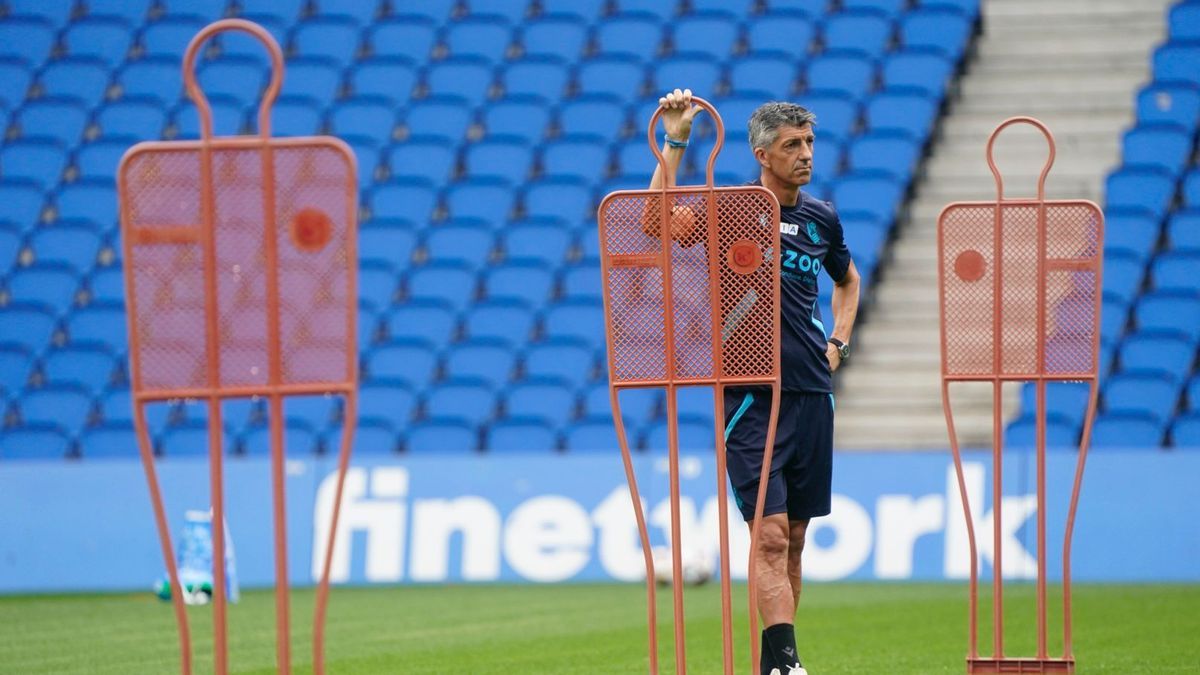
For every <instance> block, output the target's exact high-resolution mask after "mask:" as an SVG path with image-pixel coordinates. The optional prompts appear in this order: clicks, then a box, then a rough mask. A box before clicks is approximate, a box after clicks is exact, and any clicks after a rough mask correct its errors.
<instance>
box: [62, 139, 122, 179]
mask: <svg viewBox="0 0 1200 675" xmlns="http://www.w3.org/2000/svg"><path fill="white" fill-rule="evenodd" d="M134 142H135V140H134V139H124V140H122V139H119V138H116V139H105V140H100V141H96V142H94V143H88V144H87V145H85V146H83V147H82V148H80V149H79V152H78V153H76V155H75V162H74V164H75V168H76V169H77V170H78V171H79V178H80V179H81V180H83V181H93V180H94V181H98V182H100V183H108V184H110V185H111V184H114V183H115V182H116V177H117V165H118V164H119V163H120V161H121V157H122V156H123V155H124V154H125V152H126V151H127V150H129V148H130V146H132V145H133V143H134Z"/></svg>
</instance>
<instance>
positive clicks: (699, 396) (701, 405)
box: [663, 387, 714, 436]
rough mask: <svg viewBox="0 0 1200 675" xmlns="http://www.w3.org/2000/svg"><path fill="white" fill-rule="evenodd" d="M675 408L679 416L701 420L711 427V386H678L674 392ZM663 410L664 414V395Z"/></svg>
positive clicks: (710, 431)
mask: <svg viewBox="0 0 1200 675" xmlns="http://www.w3.org/2000/svg"><path fill="white" fill-rule="evenodd" d="M675 408H676V412H677V414H678V415H679V416H680V418H681V419H682V418H684V417H687V418H690V419H692V420H693V421H698V420H703V421H704V422H705V423H706V424H707V425H708V428H709V435H710V436H711V435H712V429H713V414H714V410H713V390H712V388H711V387H680V388H679V389H677V390H676V392H675ZM663 411H664V413H663V414H664V415H665V414H666V412H665V411H666V397H665V394H664V397H663Z"/></svg>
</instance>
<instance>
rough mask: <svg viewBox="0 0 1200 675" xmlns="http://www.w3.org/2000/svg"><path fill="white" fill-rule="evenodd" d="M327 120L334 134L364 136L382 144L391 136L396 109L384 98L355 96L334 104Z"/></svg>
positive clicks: (394, 123)
mask: <svg viewBox="0 0 1200 675" xmlns="http://www.w3.org/2000/svg"><path fill="white" fill-rule="evenodd" d="M329 122H330V129H331V131H332V132H333V133H334V134H336V135H339V136H344V135H347V134H354V135H357V136H364V137H366V138H370V139H371V140H373V141H375V142H376V143H378V144H380V145H383V144H386V143H388V142H389V141H390V140H391V139H392V138H393V134H394V129H395V127H396V109H395V106H394V104H393V103H391V102H390V101H389V100H388V99H385V98H375V97H370V96H356V97H355V98H352V99H347V100H345V101H342V102H340V103H338V104H337V105H336V106H334V108H333V111H332V112H331V113H330V115H329ZM372 168H373V167H372Z"/></svg>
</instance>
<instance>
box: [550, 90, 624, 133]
mask: <svg viewBox="0 0 1200 675" xmlns="http://www.w3.org/2000/svg"><path fill="white" fill-rule="evenodd" d="M626 118H627V115H626V112H625V106H624V105H622V103H621V100H620V99H617V98H615V97H612V96H600V95H589V94H584V95H581V96H578V97H575V98H574V99H571V100H568V101H565V102H563V103H562V106H561V107H560V108H559V112H558V125H559V128H560V130H561V133H562V134H563V135H568V136H595V137H597V138H616V137H617V136H619V135H620V134H621V133H622V131H623V129H624V127H625V124H626Z"/></svg>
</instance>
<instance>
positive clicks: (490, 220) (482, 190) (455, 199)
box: [446, 178, 516, 228]
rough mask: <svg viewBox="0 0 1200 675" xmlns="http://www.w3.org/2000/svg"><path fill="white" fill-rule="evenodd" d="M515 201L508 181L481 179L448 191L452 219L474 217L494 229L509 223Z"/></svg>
mask: <svg viewBox="0 0 1200 675" xmlns="http://www.w3.org/2000/svg"><path fill="white" fill-rule="evenodd" d="M515 202H516V195H515V194H514V190H513V187H512V185H511V184H510V183H509V182H508V181H505V180H495V179H492V180H488V179H485V178H477V179H475V180H473V181H470V182H462V183H458V184H456V185H454V186H452V187H450V188H449V189H448V190H447V191H446V208H447V209H448V210H449V212H450V217H451V218H458V219H466V218H474V219H477V220H479V221H481V222H485V223H487V224H488V225H489V226H491V227H493V228H497V227H499V226H501V225H503V224H504V222H505V221H506V220H508V217H509V214H510V213H511V212H512V209H513V205H514V204H515Z"/></svg>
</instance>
